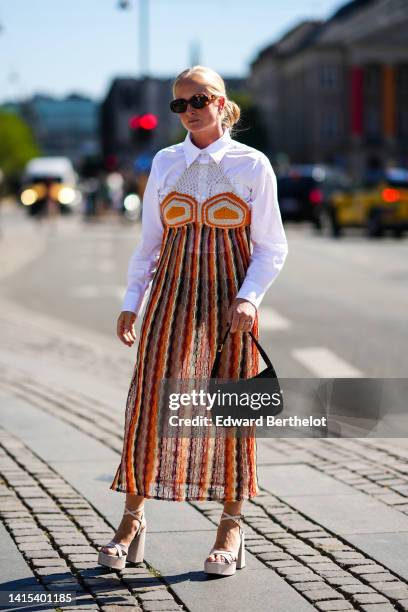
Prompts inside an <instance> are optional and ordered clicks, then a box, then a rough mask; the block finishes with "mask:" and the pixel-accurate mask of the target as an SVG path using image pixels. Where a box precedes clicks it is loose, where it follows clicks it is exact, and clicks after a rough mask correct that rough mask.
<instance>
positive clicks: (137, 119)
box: [129, 113, 158, 146]
mask: <svg viewBox="0 0 408 612" xmlns="http://www.w3.org/2000/svg"><path fill="white" fill-rule="evenodd" d="M157 124H158V119H157V116H156V115H153V114H152V113H145V114H144V115H134V116H133V117H131V118H130V119H129V127H130V129H131V131H132V137H133V141H134V143H135V144H136V145H137V146H140V145H142V146H143V145H147V144H149V143H150V141H151V139H152V137H153V134H154V131H155V130H156V128H157Z"/></svg>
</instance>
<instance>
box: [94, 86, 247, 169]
mask: <svg viewBox="0 0 408 612" xmlns="http://www.w3.org/2000/svg"><path fill="white" fill-rule="evenodd" d="M173 81H174V79H173V78H168V79H167V78H153V77H145V78H141V79H137V78H116V79H114V80H113V81H112V84H111V86H110V88H109V91H108V93H107V95H106V97H105V99H104V100H103V102H102V104H101V113H100V131H101V142H102V151H103V156H104V159H105V160H114V162H115V164H117V165H119V166H127V167H130V166H132V165H133V162H134V160H135V157H136V155H137V154H138V147H137V139H136V142H135V137H134V135H133V134H132V129H131V127H130V121H131V119H132V117H134V116H135V115H143V114H145V113H152V114H154V115H156V117H157V119H158V125H157V129H155V130H154V132H153V133H152V138H151V141H150V142H149V145H148V147H147V149H148V150H149V151H150V153H151V154H152V153H154V152H156V151H158V150H159V149H161V148H163V147H166V146H168V145H170V144H173V143H174V142H178V141H179V140H180V139H182V138H184V135H185V131H184V130H183V127H182V125H181V123H180V118H179V117H178V116H177V115H176V114H175V113H172V112H171V110H170V108H169V102H170V100H171V99H172V97H173V95H172V84H173ZM225 83H226V87H227V90H228V92H229V93H230V94H231V95H233V92H234V91H238V90H239V91H241V90H243V89H244V90H245V88H247V82H246V80H245V79H237V78H226V79H225Z"/></svg>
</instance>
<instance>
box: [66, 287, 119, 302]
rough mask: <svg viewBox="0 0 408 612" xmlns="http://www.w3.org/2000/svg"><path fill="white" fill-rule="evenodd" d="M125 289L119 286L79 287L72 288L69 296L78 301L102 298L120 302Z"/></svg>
mask: <svg viewBox="0 0 408 612" xmlns="http://www.w3.org/2000/svg"><path fill="white" fill-rule="evenodd" d="M125 291H126V287H124V286H121V285H81V286H80V287H73V288H72V289H71V290H70V291H69V294H70V295H71V296H72V297H75V298H80V299H93V298H97V297H102V296H105V297H106V296H108V297H114V298H118V299H119V300H122V298H123V296H124V295H125Z"/></svg>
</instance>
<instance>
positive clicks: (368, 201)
mask: <svg viewBox="0 0 408 612" xmlns="http://www.w3.org/2000/svg"><path fill="white" fill-rule="evenodd" d="M321 214H322V225H323V226H324V227H329V228H330V232H331V234H332V235H334V236H341V235H342V234H343V233H344V229H345V228H347V227H361V228H363V229H364V230H365V233H366V235H367V236H370V237H380V236H382V235H383V234H384V233H385V232H386V231H387V230H391V231H392V233H393V234H394V236H395V237H401V236H402V235H403V233H404V231H407V230H408V170H407V169H405V168H387V169H386V170H384V172H383V173H382V176H380V177H379V178H377V179H376V180H373V179H371V180H369V181H366V182H365V184H364V185H360V186H356V185H352V184H350V187H348V188H347V189H344V190H342V191H334V192H333V193H332V195H331V198H330V203H329V205H328V206H326V207H325V209H323V210H322V211H321Z"/></svg>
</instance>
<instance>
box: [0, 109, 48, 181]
mask: <svg viewBox="0 0 408 612" xmlns="http://www.w3.org/2000/svg"><path fill="white" fill-rule="evenodd" d="M39 154H40V150H39V148H38V146H37V143H36V142H35V139H34V136H33V133H32V131H31V129H30V127H29V126H28V125H27V123H26V122H25V121H24V120H23V119H22V118H21V117H19V116H18V115H16V114H14V113H9V112H5V111H2V110H0V168H1V169H2V171H3V173H4V178H5V181H6V183H7V184H8V185H9V186H12V185H13V184H15V183H17V181H18V180H19V177H20V174H21V172H22V170H23V169H24V166H25V164H26V163H27V162H28V161H29V160H30V159H32V158H33V157H37V156H38V155H39Z"/></svg>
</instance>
